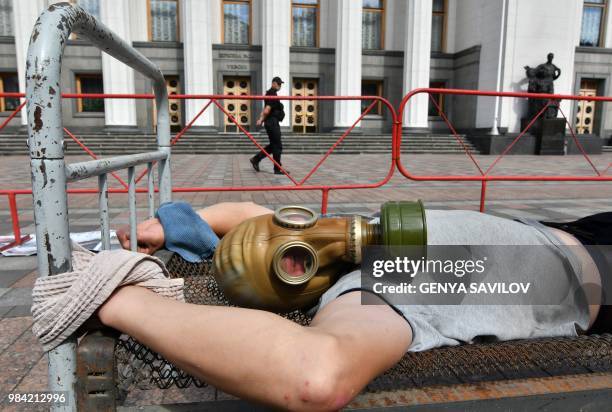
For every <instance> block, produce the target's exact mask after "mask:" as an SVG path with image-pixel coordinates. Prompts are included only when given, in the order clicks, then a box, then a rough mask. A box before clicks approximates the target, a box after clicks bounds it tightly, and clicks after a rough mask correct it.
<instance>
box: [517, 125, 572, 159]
mask: <svg viewBox="0 0 612 412" xmlns="http://www.w3.org/2000/svg"><path fill="white" fill-rule="evenodd" d="M530 121H531V119H527V118H523V119H521V130H523V129H524V128H525V127H526V126H527V125H528V124H529V122H530ZM565 125H566V122H565V119H538V120H536V122H535V123H534V124H533V125H532V126H531V128H529V130H528V131H527V133H529V134H531V135H533V136H535V137H536V151H535V154H540V155H564V154H565Z"/></svg>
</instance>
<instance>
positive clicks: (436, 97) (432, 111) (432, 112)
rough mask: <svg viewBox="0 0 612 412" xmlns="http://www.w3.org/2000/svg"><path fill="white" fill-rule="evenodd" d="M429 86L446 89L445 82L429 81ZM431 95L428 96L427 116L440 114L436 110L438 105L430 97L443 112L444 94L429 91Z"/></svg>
mask: <svg viewBox="0 0 612 412" xmlns="http://www.w3.org/2000/svg"><path fill="white" fill-rule="evenodd" d="M429 87H430V88H432V89H446V82H430V83H429ZM430 95H431V97H430V98H429V109H428V115H429V116H440V112H439V111H438V107H436V105H435V104H434V103H433V102H432V99H433V100H434V101H435V102H436V103H438V106H439V107H440V111H441V112H442V113H445V112H444V95H443V94H440V93H430Z"/></svg>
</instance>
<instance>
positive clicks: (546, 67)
mask: <svg viewBox="0 0 612 412" xmlns="http://www.w3.org/2000/svg"><path fill="white" fill-rule="evenodd" d="M554 57H555V55H554V54H553V53H548V56H547V60H546V63H542V64H540V65H538V66H537V67H535V68H533V67H529V66H525V74H526V76H527V78H528V79H529V86H528V87H527V91H528V92H529V93H549V94H553V93H554V92H555V86H554V83H553V82H554V81H555V80H557V79H558V78H559V76H561V69H560V68H558V67H557V66H555V65H554V64H553V62H552V61H553V58H554ZM544 105H546V100H543V99H529V113H528V115H529V118H533V117H535V116H536V115H537V114H538V113H539V112H540V110H542V108H543V107H544ZM558 110H559V109H558V107H557V105H556V103H553V104H551V105H550V106H549V107H548V109H546V112H544V114H543V115H542V116H543V118H545V119H555V118H556V117H557V112H558Z"/></svg>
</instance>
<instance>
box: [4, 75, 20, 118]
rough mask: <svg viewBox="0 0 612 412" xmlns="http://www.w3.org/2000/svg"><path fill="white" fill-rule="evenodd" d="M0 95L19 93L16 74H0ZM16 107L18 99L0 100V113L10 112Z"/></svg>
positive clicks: (5, 98)
mask: <svg viewBox="0 0 612 412" xmlns="http://www.w3.org/2000/svg"><path fill="white" fill-rule="evenodd" d="M0 93H19V79H18V77H17V73H0ZM17 107H19V99H18V98H15V97H2V98H0V112H12V111H13V110H15V109H16V108H17Z"/></svg>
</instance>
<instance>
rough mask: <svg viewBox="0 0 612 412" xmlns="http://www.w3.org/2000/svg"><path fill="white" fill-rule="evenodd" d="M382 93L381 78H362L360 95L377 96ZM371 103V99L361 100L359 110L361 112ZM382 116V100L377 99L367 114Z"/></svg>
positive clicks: (380, 95)
mask: <svg viewBox="0 0 612 412" xmlns="http://www.w3.org/2000/svg"><path fill="white" fill-rule="evenodd" d="M382 94H383V81H382V80H362V81H361V95H362V96H379V97H382ZM371 104H372V100H362V101H361V112H362V113H363V112H364V111H365V110H366V109H367V108H368V106H370V105H371ZM372 114H374V115H378V116H382V102H381V101H378V103H377V104H376V105H374V107H372V110H370V111H369V112H368V115H372Z"/></svg>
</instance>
